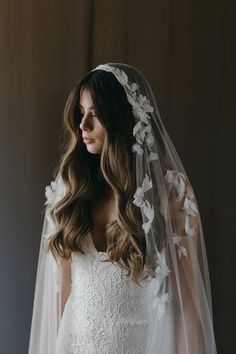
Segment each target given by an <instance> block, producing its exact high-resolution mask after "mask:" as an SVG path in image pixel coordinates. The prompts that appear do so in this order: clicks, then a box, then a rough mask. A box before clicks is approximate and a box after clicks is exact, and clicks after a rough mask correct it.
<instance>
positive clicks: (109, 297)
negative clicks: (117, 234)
mask: <svg viewBox="0 0 236 354" xmlns="http://www.w3.org/2000/svg"><path fill="white" fill-rule="evenodd" d="M87 236H88V237H86V239H84V240H83V249H84V250H85V252H86V254H85V255H80V254H76V253H72V269H71V271H72V290H71V294H70V296H69V298H68V300H67V303H66V306H65V309H64V313H63V317H62V321H61V326H60V329H59V333H58V341H57V353H56V354H80V353H86V354H100V353H101V354H110V353H112V354H134V353H135V354H139V353H140V354H143V353H145V347H146V341H147V333H148V322H147V309H146V304H147V297H146V291H145V288H144V287H139V286H137V285H135V284H134V283H132V282H131V280H130V278H128V277H125V274H124V273H122V270H121V268H120V267H119V266H118V265H117V264H112V263H111V262H102V261H103V260H105V259H106V258H107V253H106V252H99V251H97V250H96V248H95V246H94V243H93V240H92V236H91V234H90V233H89V234H88V235H87Z"/></svg>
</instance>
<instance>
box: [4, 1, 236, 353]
mask: <svg viewBox="0 0 236 354" xmlns="http://www.w3.org/2000/svg"><path fill="white" fill-rule="evenodd" d="M235 10H236V9H235V5H234V2H233V1H224V2H223V1H219V0H215V1H203V0H199V1H197V2H196V1H191V0H189V1H186V0H185V1H171V0H162V1H160V0H156V1H155V0H152V1H151V0H149V1H144V0H136V1H134V0H133V1H131V0H129V1H127V0H126V1H125V0H124V1H114V0H113V1H109V0H97V1H96V0H94V1H89V0H84V1H82V0H77V1H75V0H71V1H62V0H51V1H48V0H47V1H46V0H41V1H37V2H36V1H30V0H22V1H14V2H13V1H11V0H10V1H9V0H1V1H0V162H1V180H0V191H1V198H0V208H1V209H0V225H1V238H0V252H1V254H0V277H1V278H0V283H1V292H0V303H1V307H0V311H1V316H0V333H1V339H0V353H4V354H12V353H16V354H26V353H27V347H28V337H29V330H30V321H31V312H32V303H33V292H34V284H35V276H36V266H37V258H38V250H39V240H40V236H41V227H42V220H43V219H42V218H43V216H42V214H41V208H42V206H43V203H44V201H45V196H44V188H45V186H46V185H47V184H49V182H50V181H51V177H52V169H53V167H54V165H55V163H56V162H57V158H58V140H59V132H60V127H61V120H62V111H63V107H64V104H65V100H66V97H67V95H68V93H69V91H70V89H71V88H72V87H73V85H74V84H75V83H76V82H77V81H78V80H80V79H81V78H82V76H83V75H84V74H85V73H86V72H87V71H88V70H90V69H92V68H93V67H95V66H96V65H97V64H100V63H106V62H125V63H128V64H131V65H133V66H136V67H137V68H139V69H140V70H141V71H143V72H144V74H145V75H146V76H147V78H148V79H149V80H150V83H151V85H152V87H153V89H154V92H155V95H156V99H157V103H158V105H159V109H160V112H161V116H162V119H163V122H164V124H165V125H166V128H167V130H168V132H169V134H170V136H171V137H172V139H173V142H174V144H175V146H176V148H177V150H178V152H179V155H180V157H181V159H182V161H183V164H184V166H185V169H186V171H187V173H188V175H189V178H190V180H191V182H192V185H193V187H194V190H195V194H196V196H197V200H198V204H199V208H200V211H201V217H202V222H203V226H204V230H205V241H206V246H207V253H208V260H209V267H210V275H211V280H212V296H213V306H214V319H215V333H216V339H217V344H218V352H219V353H220V354H221V353H222V354H223V353H224V354H228V353H231V352H232V350H231V348H233V338H234V332H235V325H234V323H235V296H236V293H235V281H234V280H235V270H236V269H235V268H236V267H235V265H236V262H235V246H236V245H235V229H236V225H235V219H236V215H235V196H236V195H235V180H236V175H235V159H234V156H235V132H236V131H235V113H236V104H235V76H236V75H235V73H236V71H235V62H236V55H235V54H236V52H235V48H234V47H233V45H234V42H235V26H234V20H235V19H234V17H235Z"/></svg>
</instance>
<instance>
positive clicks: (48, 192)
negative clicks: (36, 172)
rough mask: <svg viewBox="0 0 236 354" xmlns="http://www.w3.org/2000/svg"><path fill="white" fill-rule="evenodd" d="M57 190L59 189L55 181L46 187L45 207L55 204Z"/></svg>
mask: <svg viewBox="0 0 236 354" xmlns="http://www.w3.org/2000/svg"><path fill="white" fill-rule="evenodd" d="M56 188H57V183H56V182H55V181H52V182H51V184H50V185H49V186H46V187H45V196H46V198H47V200H46V202H45V205H48V204H51V203H52V202H53V198H54V195H55V191H56Z"/></svg>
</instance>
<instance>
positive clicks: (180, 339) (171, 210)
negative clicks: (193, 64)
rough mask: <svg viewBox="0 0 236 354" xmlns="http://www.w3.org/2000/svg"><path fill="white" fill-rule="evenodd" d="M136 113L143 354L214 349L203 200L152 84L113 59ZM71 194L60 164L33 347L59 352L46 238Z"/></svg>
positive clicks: (59, 286) (42, 257)
mask: <svg viewBox="0 0 236 354" xmlns="http://www.w3.org/2000/svg"><path fill="white" fill-rule="evenodd" d="M93 70H106V71H109V72H111V73H113V74H114V75H115V77H116V78H117V80H118V81H119V82H120V84H121V85H122V86H123V88H124V90H125V92H126V95H127V99H128V101H129V103H130V104H131V105H132V109H133V115H134V126H133V135H134V136H135V139H136V143H135V144H134V145H133V146H132V153H133V154H135V156H134V157H135V163H136V192H135V194H134V196H133V203H134V204H135V205H136V207H137V208H140V211H141V215H142V228H143V230H144V232H145V239H146V264H147V265H148V267H149V269H150V273H149V276H148V277H146V278H144V279H143V280H142V283H141V284H142V285H143V286H145V287H146V289H147V291H148V298H149V302H148V307H147V311H148V315H149V328H150V330H149V338H148V344H147V348H146V352H145V353H144V354H215V353H216V346H215V339H214V331H213V319H212V303H211V290H210V279H209V272H208V263H207V255H206V249H205V244H204V235H203V229H202V224H201V218H200V213H199V209H198V206H197V201H196V198H195V194H194V191H193V188H192V186H191V183H190V181H189V179H188V177H187V174H186V172H185V170H184V167H183V165H182V163H181V161H180V158H179V156H178V154H177V151H176V149H175V147H174V145H173V143H172V141H171V139H170V137H169V135H168V133H167V131H166V129H165V127H164V126H163V123H162V120H161V117H160V113H159V110H158V107H157V103H156V100H155V97H154V95H153V92H152V89H151V87H150V85H149V83H148V81H147V79H146V78H145V77H144V75H143V74H142V73H141V72H140V71H139V70H137V69H136V68H134V67H132V66H130V65H126V64H121V63H108V64H104V65H99V66H97V67H96V68H95V69H93ZM65 193H66V188H65V184H64V182H63V180H62V177H61V174H60V171H59V173H58V175H57V177H56V179H55V181H53V182H51V184H50V186H47V187H46V197H47V200H46V203H45V204H46V206H47V207H46V211H45V217H44V223H43V230H42V238H41V243H40V251H39V259H38V269H37V275H36V286H35V296H34V306H33V316H32V323H31V333H30V343H29V352H28V353H29V354H54V353H55V347H56V338H57V333H58V329H59V326H60V321H61V314H62V312H61V300H62V294H63V292H64V291H65V289H63V282H62V266H61V262H60V261H59V260H58V261H56V260H55V258H54V257H53V256H52V254H51V252H50V251H47V242H48V240H49V238H50V236H51V235H52V234H53V233H54V232H55V230H56V225H55V223H54V222H53V220H52V218H51V216H50V214H49V212H50V210H51V208H52V207H53V205H55V203H57V202H58V201H59V200H60V199H61V198H63V196H64V195H65Z"/></svg>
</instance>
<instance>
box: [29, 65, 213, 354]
mask: <svg viewBox="0 0 236 354" xmlns="http://www.w3.org/2000/svg"><path fill="white" fill-rule="evenodd" d="M64 127H65V136H66V134H68V139H67V143H66V145H65V148H64V151H63V154H62V158H61V160H60V161H59V165H58V168H57V169H56V172H55V181H53V182H51V185H50V186H47V187H46V197H47V201H46V203H45V204H46V210H45V219H44V225H43V231H42V241H41V246H40V253H39V264H38V272H37V278H36V288H35V299H34V309H33V318H32V325H31V335H30V344H29V354H55V353H56V354H79V353H86V354H95V353H96V354H100V353H103V354H105V353H106V354H110V353H112V354H118V353H119V354H121V353H125V354H128V353H129V354H137V353H140V354H154V353H158V354H213V353H216V348H215V341H214V333H213V324H212V309H211V294H210V282H209V274H208V266H207V258H206V252H205V245H204V239H203V231H202V226H201V220H200V215H199V210H198V207H197V202H196V198H195V196H194V192H193V189H192V187H191V184H190V182H189V180H188V178H187V175H186V172H185V170H184V168H183V166H182V164H181V161H180V159H179V157H178V154H177V152H176V150H175V148H174V146H173V144H172V142H171V139H170V137H169V135H168V133H167V131H166V129H165V127H164V126H163V123H162V121H161V118H160V114H159V111H158V108H157V104H156V101H155V97H154V95H153V93H152V90H151V88H150V85H149V83H148V81H147V80H146V78H145V77H144V75H143V74H142V73H141V72H140V71H139V70H137V69H135V68H134V67H132V66H130V65H126V64H121V63H119V64H118V63H109V64H104V65H99V66H98V67H96V68H95V69H94V70H92V71H91V72H89V73H88V74H87V75H86V76H85V77H84V78H83V79H82V80H81V81H80V82H79V83H78V84H77V85H76V86H75V88H74V89H73V90H72V92H71V93H70V95H69V97H68V100H67V102H66V106H65V110H64Z"/></svg>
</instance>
